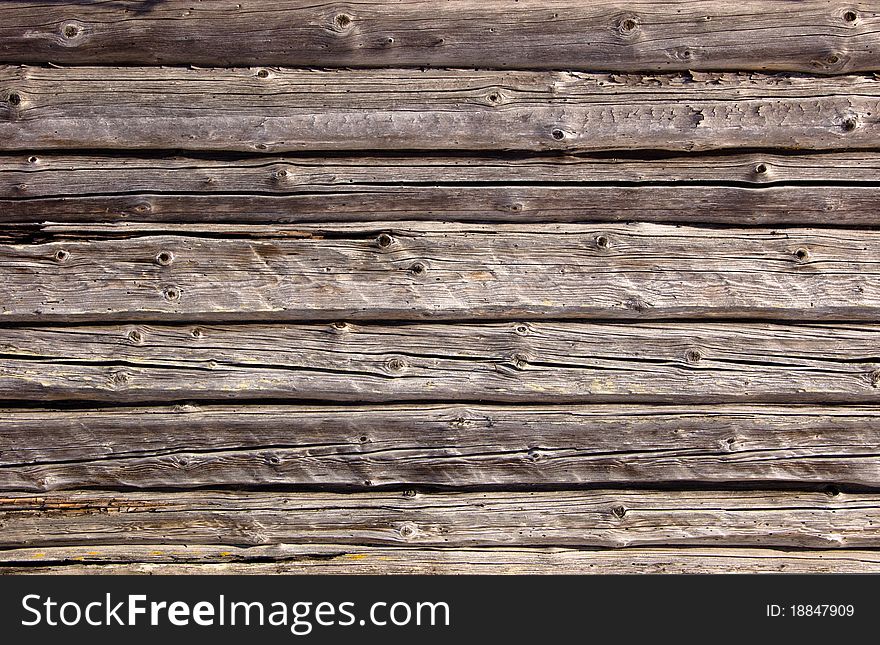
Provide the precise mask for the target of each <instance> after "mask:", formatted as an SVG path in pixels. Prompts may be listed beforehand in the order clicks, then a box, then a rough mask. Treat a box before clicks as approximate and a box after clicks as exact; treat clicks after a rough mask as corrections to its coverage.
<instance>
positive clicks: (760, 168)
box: [755, 163, 767, 175]
mask: <svg viewBox="0 0 880 645" xmlns="http://www.w3.org/2000/svg"><path fill="white" fill-rule="evenodd" d="M766 172H767V164H764V163H759V164H757V165H756V166H755V174H756V175H763V174H764V173H766Z"/></svg>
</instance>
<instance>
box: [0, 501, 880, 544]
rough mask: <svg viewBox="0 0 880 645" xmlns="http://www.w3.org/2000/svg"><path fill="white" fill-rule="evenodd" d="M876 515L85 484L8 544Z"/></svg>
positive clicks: (717, 531)
mask: <svg viewBox="0 0 880 645" xmlns="http://www.w3.org/2000/svg"><path fill="white" fill-rule="evenodd" d="M878 520H880V496H877V495H875V494H867V493H859V494H854V493H852V494H851V493H846V494H844V493H839V494H836V495H833V496H832V495H827V494H825V493H805V492H765V491H650V490H642V491H627V490H612V491H603V490H593V491H573V492H528V493H517V492H503V493H431V494H425V493H415V494H413V493H412V492H404V493H348V494H339V493H296V494H291V493H276V492H265V493H262V492H261V493H251V492H248V493H245V492H223V491H205V490H193V491H188V492H185V493H158V494H149V493H107V492H103V491H82V492H70V493H55V494H52V495H50V496H31V495H15V494H8V495H6V496H4V497H2V498H0V523H2V525H3V531H2V533H0V546H2V547H3V548H19V547H47V548H48V547H54V546H89V545H91V544H104V545H124V544H138V545H145V544H179V545H191V544H204V545H216V544H232V545H238V546H246V545H252V546H259V545H266V544H275V543H283V544H333V543H339V544H352V543H354V544H362V545H383V546H393V545H409V546H414V545H418V546H423V547H429V546H431V547H481V546H483V547H485V546H557V547H566V546H567V547H602V548H621V547H636V546H713V545H724V546H725V547H731V546H762V547H783V548H805V547H806V548H824V549H827V548H832V549H836V548H845V547H850V548H876V547H877V546H878V545H880V521H878Z"/></svg>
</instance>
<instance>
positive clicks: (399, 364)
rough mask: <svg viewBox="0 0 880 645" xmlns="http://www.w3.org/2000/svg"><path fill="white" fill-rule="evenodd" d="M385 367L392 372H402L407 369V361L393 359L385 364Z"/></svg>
mask: <svg viewBox="0 0 880 645" xmlns="http://www.w3.org/2000/svg"><path fill="white" fill-rule="evenodd" d="M385 366H386V367H387V368H388V371H390V372H402V371H403V370H404V369H406V361H404V360H403V359H400V358H392V359H390V360H389V361H388V362H387V363H385Z"/></svg>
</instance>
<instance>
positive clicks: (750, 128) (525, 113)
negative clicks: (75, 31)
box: [0, 66, 880, 152]
mask: <svg viewBox="0 0 880 645" xmlns="http://www.w3.org/2000/svg"><path fill="white" fill-rule="evenodd" d="M0 98H3V99H5V100H2V101H0V150H6V151H12V150H25V151H29V150H33V149H38V148H55V149H82V148H88V149H95V148H107V149H169V148H178V149H187V150H209V151H211V150H213V151H217V150H226V151H228V150H237V151H248V152H284V151H308V150H380V149H381V150H400V149H408V150H498V149H502V150H504V149H510V150H621V149H630V150H633V149H664V150H676V151H690V150H710V149H717V148H739V147H743V146H751V147H763V148H799V149H816V150H826V149H827V150H831V149H845V148H872V147H873V148H876V147H880V126H878V121H880V77H875V76H873V75H858V76H834V77H828V78H817V77H805V76H785V75H764V74H754V73H696V72H693V73H683V74H675V75H650V74H648V75H645V74H629V75H627V74H593V73H585V72H528V71H516V72H513V71H511V72H506V71H463V70H425V71H418V70H369V71H367V70H302V69H289V68H284V69H272V70H266V69H262V70H260V69H256V68H236V69H187V68H137V67H118V68H97V67H82V68H70V69H59V68H42V67H12V66H6V67H0Z"/></svg>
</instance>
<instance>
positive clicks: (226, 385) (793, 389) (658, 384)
mask: <svg viewBox="0 0 880 645" xmlns="http://www.w3.org/2000/svg"><path fill="white" fill-rule="evenodd" d="M878 345H880V327H878V326H876V325H862V326H859V327H850V326H842V325H813V326H808V325H771V324H725V323H701V324H693V323H683V324H682V323H673V324H670V323H655V324H650V323H642V324H628V325H621V324H595V323H594V324H589V323H553V322H535V323H526V322H515V323H503V324H449V325H445V324H444V325H437V324H407V325H356V324H351V323H339V322H337V323H334V324H330V325H278V324H270V325H260V324H250V325H233V326H212V325H198V326H193V325H188V326H176V325H175V326H158V325H132V324H127V325H114V326H80V327H71V326H64V327H18V326H15V327H0V400H14V401H15V400H22V399H30V400H37V401H53V400H57V401H64V400H71V399H73V400H84V401H107V402H149V401H153V402H162V401H169V400H172V401H174V400H177V401H180V400H186V401H190V400H199V399H207V400H218V399H242V400H247V399H267V398H273V399H294V400H333V401H349V402H389V401H406V400H409V401H420V400H433V401H455V400H459V401H461V400H464V401H473V400H482V401H499V402H525V403H527V402H534V401H543V402H555V403H564V402H594V403H595V402H600V403H609V402H629V403H632V402H666V403H694V402H697V403H705V402H714V403H718V402H731V401H752V402H755V401H757V402H784V403H793V402H800V403H867V402H878V401H880V388H878V380H880V358H878V355H877V347H878Z"/></svg>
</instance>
